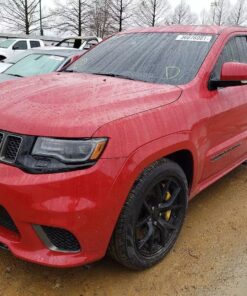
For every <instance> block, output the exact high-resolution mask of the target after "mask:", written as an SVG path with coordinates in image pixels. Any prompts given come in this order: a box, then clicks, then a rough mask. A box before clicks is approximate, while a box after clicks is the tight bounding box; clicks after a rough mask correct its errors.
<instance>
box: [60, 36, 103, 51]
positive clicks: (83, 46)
mask: <svg viewBox="0 0 247 296" xmlns="http://www.w3.org/2000/svg"><path fill="white" fill-rule="evenodd" d="M101 41H102V39H101V38H99V37H96V36H89V37H69V38H65V39H63V40H62V41H60V42H59V43H58V44H57V45H56V46H57V47H65V48H67V47H69V48H76V49H80V50H88V49H90V48H92V47H93V46H95V45H97V44H98V43H100V42H101Z"/></svg>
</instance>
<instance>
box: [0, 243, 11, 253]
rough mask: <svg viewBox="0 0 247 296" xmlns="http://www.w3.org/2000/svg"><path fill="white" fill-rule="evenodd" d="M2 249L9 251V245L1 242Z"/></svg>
mask: <svg viewBox="0 0 247 296" xmlns="http://www.w3.org/2000/svg"><path fill="white" fill-rule="evenodd" d="M0 249H1V250H4V251H9V248H8V246H7V245H5V244H4V243H1V242H0Z"/></svg>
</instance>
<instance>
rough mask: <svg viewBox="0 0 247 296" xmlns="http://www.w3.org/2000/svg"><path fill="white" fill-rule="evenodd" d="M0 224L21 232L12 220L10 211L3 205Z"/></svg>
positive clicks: (0, 209) (0, 211)
mask: <svg viewBox="0 0 247 296" xmlns="http://www.w3.org/2000/svg"><path fill="white" fill-rule="evenodd" d="M0 226H2V227H4V228H6V229H8V230H10V231H12V232H15V233H19V231H18V229H17V227H16V225H15V222H14V221H13V220H12V218H11V217H10V215H9V213H8V212H7V211H6V209H5V208H4V207H2V206H0Z"/></svg>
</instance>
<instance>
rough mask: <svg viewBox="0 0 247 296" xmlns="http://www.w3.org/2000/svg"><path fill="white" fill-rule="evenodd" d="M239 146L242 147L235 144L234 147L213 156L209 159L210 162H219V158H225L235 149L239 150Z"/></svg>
mask: <svg viewBox="0 0 247 296" xmlns="http://www.w3.org/2000/svg"><path fill="white" fill-rule="evenodd" d="M241 145H242V144H237V145H234V146H232V147H230V148H229V149H227V150H225V151H223V152H221V153H219V154H217V155H215V156H214V157H213V158H212V159H211V161H212V162H214V161H217V160H220V159H221V158H223V157H225V156H226V155H227V154H228V153H230V152H232V151H234V150H236V149H237V148H239V147H240V146H241Z"/></svg>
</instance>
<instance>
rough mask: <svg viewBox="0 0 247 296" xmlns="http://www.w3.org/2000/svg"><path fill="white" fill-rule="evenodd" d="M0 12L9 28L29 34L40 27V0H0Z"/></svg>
mask: <svg viewBox="0 0 247 296" xmlns="http://www.w3.org/2000/svg"><path fill="white" fill-rule="evenodd" d="M0 13H1V18H2V20H4V25H5V27H7V28H9V29H10V30H14V31H19V32H23V33H25V34H27V35H29V34H31V33H33V32H34V31H37V30H39V29H40V23H41V22H40V15H41V14H40V0H2V1H1V2H0ZM45 18H46V17H43V19H45Z"/></svg>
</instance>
